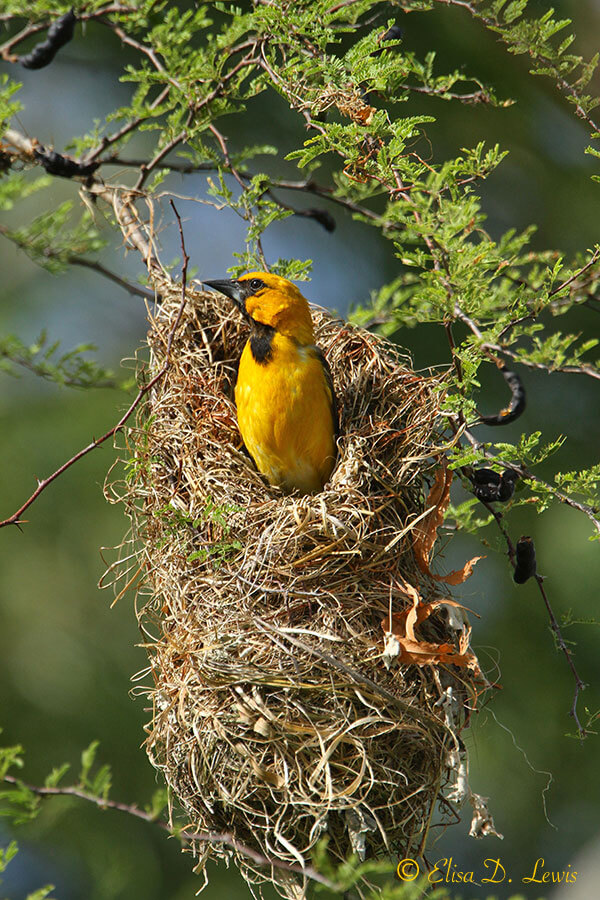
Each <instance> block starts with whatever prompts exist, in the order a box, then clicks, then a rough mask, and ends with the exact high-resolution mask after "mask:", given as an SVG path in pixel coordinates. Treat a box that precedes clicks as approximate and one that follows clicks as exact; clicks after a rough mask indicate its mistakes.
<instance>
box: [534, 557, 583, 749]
mask: <svg viewBox="0 0 600 900" xmlns="http://www.w3.org/2000/svg"><path fill="white" fill-rule="evenodd" d="M535 580H536V581H537V585H538V587H539V589H540V593H541V595H542V597H543V598H544V603H545V604H546V609H547V610H548V616H549V618H550V627H551V629H552V631H553V632H554V635H555V637H556V643H557V644H558V647H559V649H560V650H562V652H563V653H564V655H565V658H566V660H567V663H568V664H569V668H570V669H571V672H572V673H573V678H574V679H575V694H574V696H573V704H572V706H571V709H570V711H569V715H570V716H572V717H573V719H574V720H575V724H576V725H577V731H578V732H579V737H580V738H584V737H586V735H587V731H586V729H585V728H584V727H583V725H582V724H581V722H580V721H579V717H578V715H577V701H578V700H579V694H580V693H581V691H583V690H585V688H586V684H585V682H584V681H582V680H581V678H580V677H579V675H578V673H577V669H576V668H575V663H574V662H573V657H572V655H571V651H570V650H569V648H568V647H567V645H566V643H565V639H564V638H563V636H562V632H561V630H560V627H559V624H558V622H557V621H556V616H555V615H554V612H553V610H552V607H551V606H550V601H549V600H548V597H547V596H546V591H545V589H544V578H543V576H542V575H536V576H535Z"/></svg>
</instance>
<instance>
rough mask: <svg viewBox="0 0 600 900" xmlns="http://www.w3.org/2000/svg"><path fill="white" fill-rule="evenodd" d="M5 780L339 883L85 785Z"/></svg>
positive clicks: (39, 793) (7, 777)
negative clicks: (174, 822) (180, 827)
mask: <svg viewBox="0 0 600 900" xmlns="http://www.w3.org/2000/svg"><path fill="white" fill-rule="evenodd" d="M3 780H4V781H5V782H6V783H7V784H12V785H14V786H15V787H23V788H25V790H27V791H31V793H32V794H34V795H35V796H36V797H42V798H47V797H75V798H76V799H78V800H84V801H85V802H86V803H92V804H93V805H94V806H97V807H98V808H99V809H103V810H105V809H112V810H117V811H118V812H122V813H126V814H127V815H129V816H133V817H134V818H136V819H141V820H142V821H143V822H149V823H151V824H153V825H157V826H158V828H160V829H161V830H162V831H166V832H167V834H170V835H172V836H174V837H178V838H180V839H181V840H183V841H186V842H189V843H192V842H198V843H207V844H224V845H225V846H227V847H231V849H232V850H235V851H236V852H237V853H239V854H241V855H242V856H246V857H247V858H248V859H251V860H252V861H253V862H254V863H256V864H257V865H259V866H271V867H272V868H274V869H282V870H284V871H286V872H293V873H295V874H298V875H302V876H303V877H304V878H308V879H310V880H311V881H315V882H318V883H319V884H324V885H325V886H326V887H329V888H335V887H336V885H335V884H334V883H333V882H332V881H330V880H329V879H328V878H325V876H324V875H321V874H320V872H317V870H316V869H314V868H313V867H312V866H306V867H303V866H300V865H297V864H295V863H287V862H284V861H283V860H281V859H277V858H276V857H269V856H263V854H262V853H258V852H257V851H256V850H253V849H252V847H248V846H247V845H246V844H242V843H241V841H238V840H237V839H236V838H235V837H234V836H233V835H232V834H229V833H227V832H214V831H193V832H192V831H186V830H185V829H184V830H183V831H179V830H178V829H176V828H172V827H171V825H170V824H169V823H168V822H167V821H166V820H164V819H157V818H156V816H154V815H153V814H152V813H149V812H146V811H145V810H143V809H140V808H139V807H138V806H136V804H135V803H131V804H129V803H122V802H119V801H117V800H109V799H108V798H104V797H98V796H96V795H95V794H91V793H89V792H88V791H84V790H83V789H82V788H80V787H78V786H77V785H69V786H65V787H41V786H39V785H35V784H29V783H28V782H26V781H22V780H21V779H20V778H15V777H14V775H5V776H4V778H3Z"/></svg>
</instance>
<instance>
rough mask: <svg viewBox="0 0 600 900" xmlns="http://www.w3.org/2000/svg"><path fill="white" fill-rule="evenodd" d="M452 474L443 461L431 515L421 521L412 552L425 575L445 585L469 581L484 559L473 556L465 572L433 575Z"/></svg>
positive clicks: (430, 498) (430, 497) (433, 492)
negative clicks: (433, 555) (432, 563)
mask: <svg viewBox="0 0 600 900" xmlns="http://www.w3.org/2000/svg"><path fill="white" fill-rule="evenodd" d="M452 477H453V473H452V471H451V470H450V469H448V461H447V460H446V459H443V460H442V464H441V466H440V468H439V469H438V470H437V472H436V473H435V480H434V482H433V484H432V486H431V490H430V491H429V495H428V497H427V506H428V507H429V512H428V513H427V515H426V516H425V517H424V518H423V519H422V520H421V522H420V523H419V525H418V526H416V527H415V530H414V535H415V536H414V538H413V552H414V555H415V561H416V563H417V565H418V567H419V569H420V570H421V572H423V573H424V574H425V575H429V576H430V577H431V578H433V579H434V580H435V581H443V582H444V584H453V585H456V584H462V583H463V582H464V581H466V580H467V578H469V576H470V575H471V573H472V572H473V567H474V565H475V564H476V563H477V562H478V561H479V560H480V559H485V557H484V556H474V557H473V558H472V559H470V560H468V562H466V563H465V564H464V566H463V567H462V569H455V570H454V571H453V572H449V573H448V575H434V574H433V572H432V571H431V570H430V568H429V561H430V559H431V551H432V550H433V545H434V544H435V540H436V538H437V531H438V528H439V527H440V525H441V524H442V522H443V521H444V513H445V512H446V510H447V509H448V504H449V503H450V485H451V484H452Z"/></svg>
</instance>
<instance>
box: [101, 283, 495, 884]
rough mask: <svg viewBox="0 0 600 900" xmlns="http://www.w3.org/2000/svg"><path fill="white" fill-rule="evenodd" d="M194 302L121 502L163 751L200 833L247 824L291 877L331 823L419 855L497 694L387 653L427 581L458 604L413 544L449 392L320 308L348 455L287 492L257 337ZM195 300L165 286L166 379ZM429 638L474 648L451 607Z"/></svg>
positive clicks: (255, 873)
mask: <svg viewBox="0 0 600 900" xmlns="http://www.w3.org/2000/svg"><path fill="white" fill-rule="evenodd" d="M188 295H189V296H188V301H187V305H186V307H185V310H184V313H183V318H182V320H181V322H180V325H179V327H178V328H177V330H176V332H175V335H174V339H173V342H172V347H171V353H170V360H171V361H170V366H169V368H168V371H167V373H166V375H165V376H164V377H163V378H162V380H160V381H159V382H158V383H157V384H156V385H155V387H154V388H153V389H152V391H151V392H150V393H149V395H148V402H147V404H146V406H145V408H144V409H143V410H142V412H141V414H140V416H139V419H138V422H137V424H136V426H135V427H134V428H132V429H130V431H129V433H128V448H129V454H130V457H131V458H130V460H129V462H128V477H127V479H126V481H124V482H123V484H124V485H125V487H124V489H123V487H121V491H120V494H119V499H121V500H124V502H125V504H126V507H127V511H128V514H129V515H130V517H131V520H132V525H133V539H134V540H135V542H136V546H137V554H138V561H139V563H140V566H141V570H142V572H143V575H144V587H143V588H142V591H141V596H142V601H143V602H141V603H140V601H139V598H138V604H137V606H138V616H139V620H140V624H141V626H142V628H143V631H144V640H145V646H146V647H147V650H148V654H149V659H150V669H149V671H150V672H151V674H152V677H153V684H152V685H151V686H150V688H149V689H148V694H149V696H150V697H151V700H152V708H153V714H152V721H151V722H150V723H149V725H148V738H147V752H148V755H149V757H150V760H151V762H152V763H153V765H154V766H156V768H157V769H159V770H160V771H161V772H162V773H163V775H164V777H165V780H166V782H167V784H168V785H169V787H170V788H171V791H172V794H173V795H174V797H175V798H176V799H177V801H178V803H179V805H180V807H181V809H182V810H183V813H184V821H185V822H186V823H187V830H188V831H191V832H207V831H210V832H217V833H227V834H228V835H232V836H233V837H234V838H235V840H236V841H238V842H240V843H241V844H243V845H245V846H246V847H247V848H251V849H252V850H253V851H254V852H255V853H257V854H260V855H262V856H264V857H267V858H270V859H273V858H276V859H277V860H279V861H283V862H284V863H286V862H287V863H289V865H290V867H291V868H296V869H298V868H300V867H301V866H303V865H308V864H310V861H311V851H312V850H313V849H314V847H315V845H316V843H317V842H318V841H319V839H320V838H322V837H323V836H326V837H327V839H328V845H327V847H328V853H330V854H331V855H332V857H333V858H334V859H344V858H347V856H348V854H349V853H350V852H352V851H355V852H357V853H359V855H361V856H365V855H366V856H374V855H381V854H386V855H388V856H391V857H396V858H398V857H399V858H403V857H405V856H410V855H415V854H416V853H418V852H419V851H420V850H421V849H422V847H423V845H424V841H425V835H426V833H427V831H428V828H429V824H430V822H431V820H432V815H433V811H434V808H435V806H436V802H437V801H439V800H440V797H442V796H443V795H444V789H446V793H448V790H449V788H450V787H452V785H453V784H454V783H455V782H456V778H457V773H458V765H459V751H458V748H459V746H462V744H461V742H460V741H459V738H458V734H459V732H460V729H461V727H462V726H463V725H464V719H465V716H464V712H463V710H464V709H465V707H466V705H467V702H468V701H471V700H472V697H473V695H474V693H476V692H477V690H478V688H480V687H481V685H480V684H479V685H477V684H476V683H475V682H476V674H475V673H474V672H472V671H470V670H469V669H459V668H457V667H454V666H451V665H445V666H444V665H442V666H436V665H432V664H427V665H399V664H398V663H397V661H396V664H394V663H395V661H394V659H393V653H392V655H391V656H390V655H389V653H388V654H387V655H386V654H384V652H383V651H384V633H385V621H390V616H391V614H392V613H393V614H396V615H397V614H398V613H402V611H403V610H406V609H407V608H408V607H410V602H411V601H410V596H409V594H410V591H407V584H409V585H412V586H414V587H416V588H417V589H418V590H419V592H420V596H421V597H423V598H429V599H431V598H438V600H439V599H440V598H441V599H442V600H443V599H444V598H445V597H446V596H449V595H448V594H447V593H446V594H445V593H444V591H446V592H447V589H446V588H444V587H442V586H441V585H440V584H439V583H436V582H434V581H433V580H432V578H431V577H430V576H429V575H428V574H425V575H424V574H423V573H422V572H421V571H420V570H419V568H418V567H417V566H416V564H415V559H414V555H413V552H412V533H413V528H414V526H415V523H417V522H418V521H419V520H422V519H423V512H424V510H425V504H426V499H425V498H426V496H427V491H426V488H427V481H426V479H427V478H428V477H429V475H430V474H431V472H432V470H433V468H434V466H436V465H439V450H436V419H437V414H438V404H439V397H440V385H439V383H438V381H437V380H436V378H434V377H431V376H429V377H424V376H423V375H420V374H417V373H415V372H414V371H412V370H411V368H410V365H409V362H408V360H406V359H404V358H402V357H400V356H399V354H398V351H397V349H396V348H395V347H393V346H392V345H390V344H389V343H386V342H384V341H383V340H381V339H379V338H377V337H375V336H373V335H372V334H369V333H368V332H365V331H363V330H360V329H357V328H353V327H351V326H349V325H347V324H345V323H342V322H340V321H336V320H332V319H331V318H330V317H329V316H328V315H327V314H326V313H325V312H324V311H318V310H316V311H315V312H314V314H313V315H314V320H315V325H316V332H317V342H318V344H319V345H320V346H321V347H322V349H323V350H324V352H325V354H326V356H327V359H328V360H329V363H330V365H331V369H332V372H333V378H334V383H335V387H336V393H337V396H338V400H339V406H340V410H341V432H342V436H341V438H340V441H339V456H338V463H337V466H336V468H335V471H334V473H333V475H332V478H331V480H330V482H329V484H328V485H327V486H326V489H325V490H324V491H323V492H322V493H320V494H317V495H314V496H299V495H294V494H292V495H285V494H283V493H282V492H281V491H280V490H279V489H277V488H274V487H271V486H269V485H267V484H266V483H265V482H264V480H263V478H262V477H261V476H260V475H259V474H258V473H257V472H256V470H255V469H254V466H253V463H252V461H251V460H250V458H249V457H248V456H247V454H246V453H245V451H244V448H243V445H242V441H241V438H240V434H239V431H238V429H237V425H236V414H235V406H234V403H233V384H234V381H235V370H236V363H237V360H238V359H239V357H240V354H241V350H242V347H243V345H244V343H245V341H246V339H247V329H246V327H245V326H244V324H243V322H242V320H241V317H240V316H239V314H238V313H237V312H235V311H234V310H230V309H229V307H227V306H226V305H225V301H223V300H222V299H221V298H218V297H216V296H215V295H214V294H205V293H193V292H191V291H189V292H188ZM179 302H180V294H175V293H173V294H172V295H171V296H166V297H165V298H164V300H163V303H162V305H161V308H160V311H159V314H158V316H157V318H156V319H155V320H154V321H152V323H151V329H150V332H149V336H148V343H149V346H150V350H151V361H150V374H153V373H156V372H157V371H159V369H160V367H161V366H162V365H163V363H164V361H165V353H166V348H167V343H168V337H169V334H170V332H171V329H172V326H173V323H174V321H175V317H176V314H177V310H178V307H179ZM111 487H112V488H113V489H114V490H115V491H116V484H115V483H113V484H112V485H111ZM459 619H460V617H459ZM417 633H418V635H419V636H420V637H421V638H423V639H424V640H427V641H430V642H436V643H439V644H442V643H445V645H446V646H447V645H448V644H449V645H450V646H451V647H452V648H454V647H456V648H458V645H459V641H461V640H462V641H463V644H464V634H465V624H464V619H463V620H462V621H459V622H458V624H457V616H456V614H454V615H452V614H450V615H449V614H448V607H445V606H443V605H439V604H438V605H437V608H436V611H435V612H434V613H432V615H430V616H429V617H428V618H427V620H426V621H424V622H423V623H422V624H421V625H420V626H419V627H418V629H417ZM388 649H389V648H388ZM463 649H464V647H463ZM195 850H196V852H197V853H198V855H199V856H200V862H201V864H202V863H203V862H204V861H205V859H206V858H207V856H209V855H211V854H212V855H228V856H230V857H231V856H233V857H235V858H236V862H237V863H238V864H239V865H240V868H241V869H242V872H243V874H244V875H245V877H246V878H247V879H248V880H249V881H256V882H260V880H261V879H265V880H272V881H274V883H275V884H276V886H277V887H278V888H279V890H280V891H282V892H283V893H284V894H286V895H288V896H299V895H301V891H302V887H301V884H300V881H301V879H300V880H298V883H296V882H295V880H294V877H292V876H291V875H289V874H286V873H284V872H283V873H282V872H281V871H280V870H279V869H277V868H274V869H272V870H271V871H269V870H268V869H265V868H264V866H261V865H260V863H257V862H256V860H254V861H253V860H252V859H249V858H248V856H247V855H246V854H245V853H244V852H241V853H240V852H238V851H237V850H236V849H235V848H234V849H232V848H231V846H225V845H224V844H222V843H219V842H214V843H205V842H200V843H198V844H196V846H195ZM298 892H300V893H298Z"/></svg>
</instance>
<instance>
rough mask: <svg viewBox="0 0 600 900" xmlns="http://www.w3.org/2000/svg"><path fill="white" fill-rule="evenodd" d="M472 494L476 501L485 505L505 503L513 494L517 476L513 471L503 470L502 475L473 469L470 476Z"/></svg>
mask: <svg viewBox="0 0 600 900" xmlns="http://www.w3.org/2000/svg"><path fill="white" fill-rule="evenodd" d="M470 478H471V481H472V482H473V493H474V494H475V496H476V497H477V499H478V500H483V501H485V502H486V503H494V502H499V503H506V501H507V500H510V498H511V497H512V495H513V494H514V492H515V482H516V481H517V480H518V478H519V475H518V473H517V472H515V470H514V469H505V470H504V472H502V474H500V473H499V472H495V471H494V470H493V469H486V468H481V469H474V470H473V474H472V475H471V476H470Z"/></svg>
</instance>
